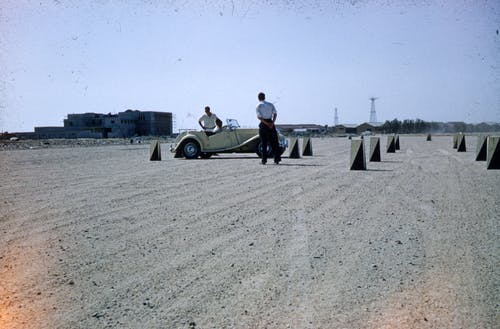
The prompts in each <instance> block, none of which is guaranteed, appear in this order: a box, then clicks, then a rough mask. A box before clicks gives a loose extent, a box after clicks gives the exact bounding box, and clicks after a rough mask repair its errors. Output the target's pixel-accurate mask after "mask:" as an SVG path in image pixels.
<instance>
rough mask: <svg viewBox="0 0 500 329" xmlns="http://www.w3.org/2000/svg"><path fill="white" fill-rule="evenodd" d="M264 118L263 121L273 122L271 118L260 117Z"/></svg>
mask: <svg viewBox="0 0 500 329" xmlns="http://www.w3.org/2000/svg"><path fill="white" fill-rule="evenodd" d="M262 120H264V121H265V122H273V119H262Z"/></svg>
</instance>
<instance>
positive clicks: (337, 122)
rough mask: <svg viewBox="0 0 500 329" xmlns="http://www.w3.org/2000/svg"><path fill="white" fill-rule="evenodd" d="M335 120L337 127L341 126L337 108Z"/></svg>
mask: <svg viewBox="0 0 500 329" xmlns="http://www.w3.org/2000/svg"><path fill="white" fill-rule="evenodd" d="M333 120H334V121H333V122H334V124H335V126H338V125H339V114H338V112H337V108H335V117H334V119H333Z"/></svg>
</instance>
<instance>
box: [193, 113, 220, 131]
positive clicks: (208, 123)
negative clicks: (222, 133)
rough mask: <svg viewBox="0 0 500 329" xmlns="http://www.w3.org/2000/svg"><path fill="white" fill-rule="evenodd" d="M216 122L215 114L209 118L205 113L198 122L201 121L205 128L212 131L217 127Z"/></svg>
mask: <svg viewBox="0 0 500 329" xmlns="http://www.w3.org/2000/svg"><path fill="white" fill-rule="evenodd" d="M216 120H217V116H216V115H215V113H212V115H210V116H208V115H207V114H206V113H205V114H203V115H202V116H201V118H200V119H199V120H198V121H203V125H204V126H205V128H208V129H213V128H215V126H216V125H217V124H216V122H215V121H216Z"/></svg>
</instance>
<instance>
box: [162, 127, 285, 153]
mask: <svg viewBox="0 0 500 329" xmlns="http://www.w3.org/2000/svg"><path fill="white" fill-rule="evenodd" d="M226 122H227V125H225V126H222V129H221V130H220V131H219V132H216V133H215V134H213V135H210V136H209V135H207V133H205V132H204V131H185V132H183V133H181V134H180V135H179V136H177V138H176V140H175V141H174V143H173V144H171V145H170V152H172V153H174V154H175V155H174V157H176V158H182V157H184V158H186V159H196V158H198V157H201V158H204V159H208V158H210V157H211V156H212V155H214V154H215V153H217V154H219V153H257V155H258V156H259V157H261V156H262V149H263V147H262V144H261V142H260V138H259V129H256V128H250V129H249V128H240V126H239V124H238V121H237V120H235V119H227V120H226ZM278 139H279V145H280V152H281V154H283V152H284V151H285V150H286V148H287V146H288V141H287V140H286V139H285V137H284V136H283V135H281V134H280V133H278ZM266 151H267V154H268V156H269V157H271V156H272V150H271V147H270V146H269V145H267V148H266Z"/></svg>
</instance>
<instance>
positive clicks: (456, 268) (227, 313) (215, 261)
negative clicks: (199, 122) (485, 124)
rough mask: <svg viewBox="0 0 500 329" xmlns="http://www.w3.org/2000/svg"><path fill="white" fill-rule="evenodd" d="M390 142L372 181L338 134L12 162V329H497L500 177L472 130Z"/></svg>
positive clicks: (6, 318)
mask: <svg viewBox="0 0 500 329" xmlns="http://www.w3.org/2000/svg"><path fill="white" fill-rule="evenodd" d="M381 141H382V162H380V163H373V162H368V163H367V164H368V169H369V170H367V171H349V170H348V165H349V152H350V141H349V140H348V139H339V138H325V139H313V141H312V146H313V152H314V156H313V157H303V158H300V159H287V158H284V159H283V162H282V164H280V165H279V166H276V165H274V164H268V165H266V166H262V165H260V164H259V159H258V158H257V157H256V156H255V155H223V156H219V157H213V158H211V159H208V160H184V159H173V158H172V155H171V154H170V153H169V152H168V151H167V149H168V147H167V146H168V145H166V144H163V145H162V148H163V149H162V155H163V161H161V162H150V161H149V145H145V144H139V145H136V144H133V145H108V146H94V147H85V148H83V147H81V148H79V147H71V148H70V147H68V148H46V149H31V150H30V149H27V150H13V151H2V152H0V167H1V172H0V175H1V176H0V252H1V254H0V328H2V329H3V328H68V329H69V328H214V329H220V328H238V329H242V328H243V329H244V328H311V329H318V328H453V329H455V328H464V329H465V328H498V326H499V323H500V317H499V311H500V310H499V304H500V302H499V297H498V296H500V291H499V285H498V283H499V269H500V266H499V265H500V264H499V255H500V253H499V222H500V171H499V170H489V171H488V170H486V164H485V163H484V162H476V161H474V158H475V147H476V144H475V138H474V137H468V139H467V147H468V151H467V152H466V153H457V152H456V150H454V149H453V148H452V138H451V136H442V137H433V141H432V142H426V141H425V136H414V137H408V136H402V137H401V140H400V143H401V150H400V151H398V152H397V153H395V154H387V153H385V151H384V150H385V144H386V137H382V139H381ZM366 146H367V145H366ZM367 152H368V151H367Z"/></svg>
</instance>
